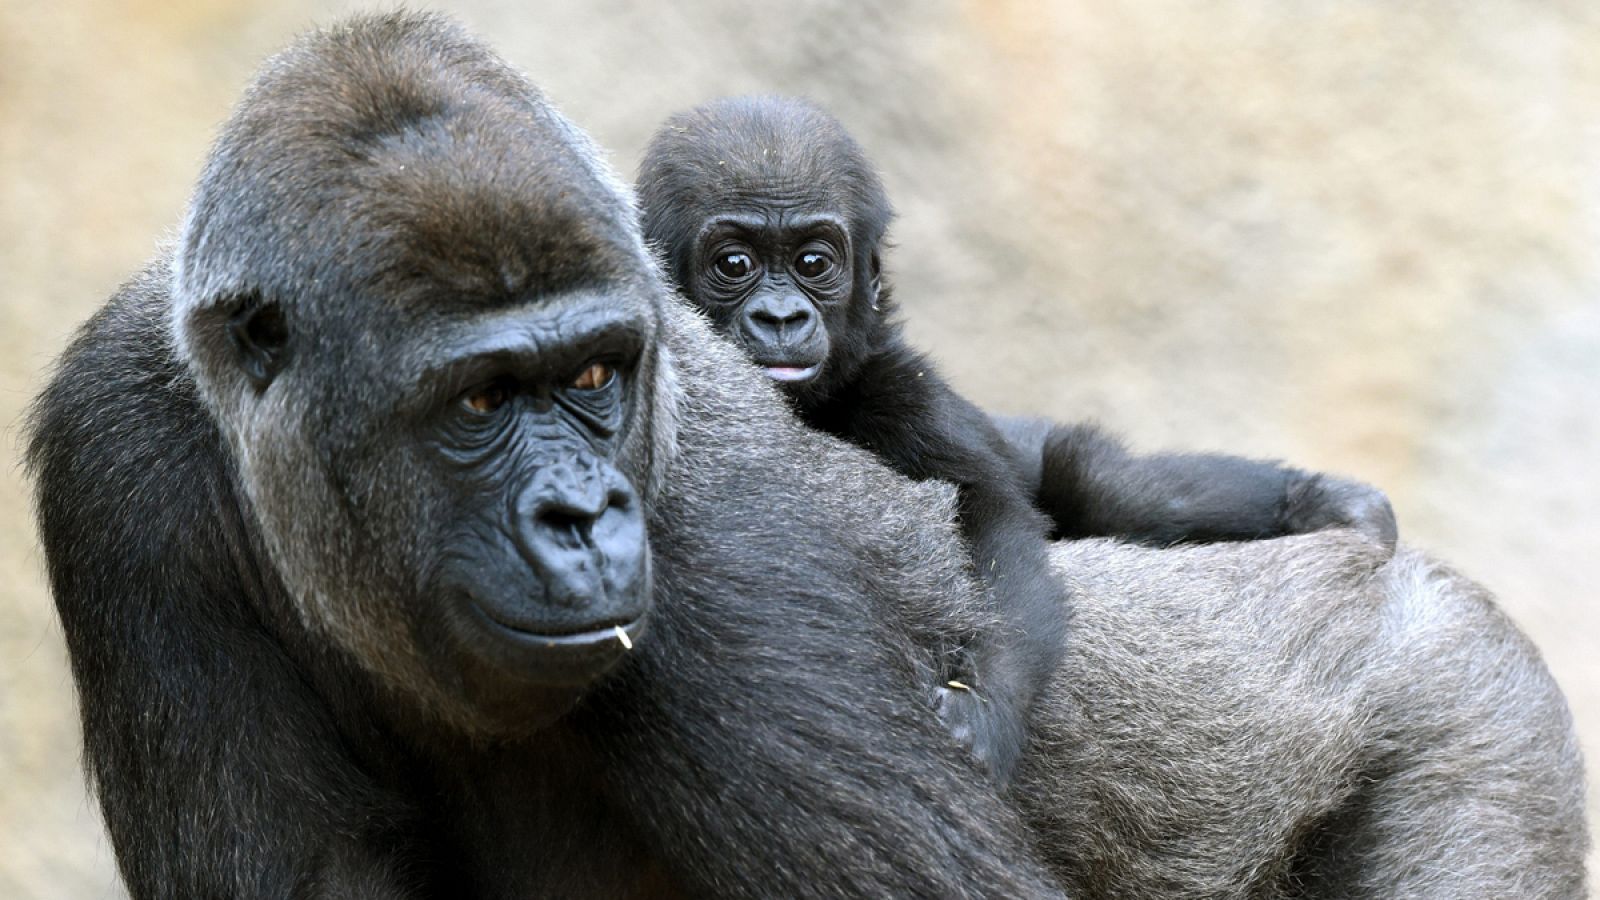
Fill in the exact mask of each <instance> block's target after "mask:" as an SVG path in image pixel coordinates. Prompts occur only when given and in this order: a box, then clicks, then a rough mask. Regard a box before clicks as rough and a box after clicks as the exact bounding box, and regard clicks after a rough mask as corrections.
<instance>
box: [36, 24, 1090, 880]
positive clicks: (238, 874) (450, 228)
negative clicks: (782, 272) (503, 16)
mask: <svg viewBox="0 0 1600 900" xmlns="http://www.w3.org/2000/svg"><path fill="white" fill-rule="evenodd" d="M669 301H670V297H669V295H668V293H667V290H666V287H665V284H664V282H663V279H662V278H661V277H660V274H659V273H658V272H657V271H656V269H655V266H654V263H653V261H652V260H651V258H650V256H649V254H648V253H647V251H646V249H645V245H644V242H643V240H642V239H641V237H640V235H639V232H638V229H637V223H636V222H635V220H634V213H633V206H632V203H631V201H630V198H629V197H628V196H627V194H626V192H625V190H624V189H623V188H622V187H621V185H620V183H618V182H617V181H616V180H615V179H614V177H613V176H611V175H610V174H609V172H608V171H607V170H605V168H604V165H603V163H601V162H600V161H599V158H598V156H597V153H596V151H595V150H594V149H593V148H592V146H591V145H590V144H589V142H588V141H587V139H586V138H584V137H583V136H582V135H581V133H580V132H578V131H577V130H576V128H575V127H573V126H572V125H570V124H569V123H567V122H566V121H565V120H563V119H561V118H560V117H559V115H558V114H557V113H555V112H554V111H553V110H552V109H551V108H550V107H549V106H548V105H547V104H546V103H545V101H544V100H543V98H542V97H541V96H540V95H539V94H538V92H537V91H536V90H535V89H534V88H533V87H532V86H530V85H529V84H528V83H527V82H526V81H525V80H524V79H523V78H522V77H521V76H519V75H517V74H516V73H515V72H514V71H513V70H511V69H510V68H509V67H508V66H506V65H505V64H504V63H502V62H501V61H499V60H498V59H497V58H495V57H494V56H493V55H492V54H491V53H490V52H489V51H488V50H486V49H485V48H484V47H483V46H482V45H481V44H479V43H478V42H476V41H475V40H473V39H471V38H470V37H468V36H466V35H464V34H463V33H462V32H461V31H460V30H459V29H457V28H455V27H454V26H451V25H449V24H448V23H445V22H442V21H440V20H439V19H437V18H434V17H428V16H415V15H408V14H395V15H388V16H377V17H371V18H359V19H356V20H353V21H351V22H349V23H346V24H343V25H340V26H337V27H335V28H333V29H330V30H328V31H325V32H319V33H315V34H312V35H310V36H308V37H306V38H304V39H303V40H301V41H300V42H299V43H297V44H296V45H295V46H294V47H292V48H290V49H289V50H288V51H286V52H284V53H283V54H281V55H279V56H278V57H276V58H274V59H273V60H272V61H271V62H269V63H268V64H267V65H266V67H265V68H264V69H263V70H262V73H261V75H260V76H259V78H258V80H257V82H256V84H255V85H254V86H253V87H252V89H251V90H250V91H249V93H247V94H246V98H245V100H244V101H243V102H242V103H241V104H240V105H239V107H238V108H237V109H236V111H235V113H234V115H233V116H232V118H231V119H230V121H229V122H228V124H227V125H226V126H225V127H224V128H223V130H222V134H221V135H220V137H219V139H218V141H217V142H216V144H215V146H214V148H213V150H212V152H211V154H210V156H209V158H208V160H207V163H206V167H205V171H204V174H203V175H202V177H201V179H200V183H199V185H198V187H197V189H196V192H195V195H194V198H193V200H192V202H191V205H190V210H189V215H188V217H187V219H186V222H185V226H184V229H183V234H182V238H181V240H180V241H179V242H178V244H177V246H176V248H175V250H174V252H173V253H172V254H169V255H163V256H161V257H160V258H158V259H156V260H155V261H154V262H152V263H151V265H150V266H149V267H148V268H147V269H146V270H145V271H144V272H143V273H142V274H141V275H139V276H138V277H137V278H135V279H134V280H133V281H131V282H130V283H129V284H127V285H126V286H124V287H123V288H122V289H121V290H119V291H118V292H117V293H116V295H115V296H113V297H112V298H111V300H110V302H108V303H107V305H106V306H105V308H104V309H103V310H101V312H100V313H99V314H97V315H96V316H95V317H94V319H93V320H91V321H90V322H89V323H88V324H87V325H86V326H85V327H84V329H83V330H82V332H81V333H80V334H79V336H78V337H77V339H76V340H75V341H74V342H73V344H72V346H71V347H70V348H69V349H68V351H67V352H66V354H65V355H64V356H63V358H62V360H61V363H60V367H59V369H58V370H57V372H56V373H55V375H54V377H53V378H52V379H51V381H50V384H49V385H48V387H46V388H45V390H44V391H43V393H42V394H41V396H40V398H39V399H38V401H37V403H36V405H35V409H34V415H33V420H32V423H31V435H30V445H29V450H28V459H29V466H30V469H31V471H32V472H33V474H34V477H35V479H36V482H37V492H38V501H37V503H38V517H39V527H40V534H41V536H42V541H43V546H44V552H45V557H46V559H47V561H48V565H49V572H50V582H51V588H52V592H53V594H54V597H55V601H56V608H57V610H58V611H59V613H60V616H61V623H62V630H63V632H64V634H65V635H66V639H67V645H68V649H69V651H70V654H71V661H72V666H73V675H74V680H75V682H76V685H77V688H78V693H79V699H80V701H81V708H82V715H83V734H84V758H85V762H86V767H87V769H88V771H89V774H90V777H91V780H92V782H93V784H94V786H95V788H96V791H97V793H98V795H99V801H100V806H101V810H102V811H103V813H104V815H105V819H106V824H107V827H108V830H109V833H110V835H111V840H112V844H113V846H114V848H115V850H116V855H117V862H118V866H119V868H120V871H121V874H122V877H123V880H124V882H125V883H126V886H127V889H128V892H129V894H130V895H131V896H133V897H135V898H139V900H144V898H172V897H239V898H257V897H259V898H284V897H296V898H386V900H387V898H415V900H421V898H429V897H463V898H469V900H491V898H502V897H562V898H596V900H598V898H641V900H643V898H651V900H655V898H678V897H683V898H689V897H696V898H698V897H735V898H764V897H800V898H806V897H816V898H823V897H827V898H834V897H855V898H882V897H908V896H930V897H958V898H978V897H985V896H995V895H1001V896H1014V897H1041V898H1046V900H1049V898H1056V897H1061V896H1062V894H1061V893H1060V890H1059V888H1058V887H1056V886H1055V884H1054V883H1053V882H1052V880H1051V878H1050V876H1049V875H1047V874H1046V872H1045V870H1044V868H1043V866H1042V864H1041V863H1040V862H1039V861H1038V859H1037V858H1036V856H1035V855H1034V851H1033V849H1032V847H1031V845H1030V844H1029V842H1028V837H1027V834H1026V832H1025V830H1024V827H1023V825H1022V823H1021V821H1020V817H1019V816H1018V815H1017V813H1016V811H1015V810H1014V809H1012V808H1011V807H1009V806H1007V805H1005V804H1003V803H1002V802H1001V800H1000V798H998V797H997V796H995V795H994V792H993V791H992V789H990V787H989V785H988V784H986V783H985V782H984V780H983V779H981V778H979V777H976V776H975V775H974V773H972V772H971V771H970V767H968V766H966V765H965V764H964V762H963V761H962V760H961V759H960V758H959V757H957V756H956V755H954V754H952V753H950V752H949V751H950V748H949V746H948V738H947V737H946V736H945V734H944V733H943V731H942V730H941V729H940V728H939V726H938V724H937V723H936V722H934V721H933V720H932V718H931V717H929V716H927V715H925V710H924V706H923V704H924V702H925V701H924V698H923V694H922V688H921V685H922V684H923V683H924V682H925V681H927V680H929V679H930V678H931V677H932V676H931V674H930V671H931V663H929V662H928V661H927V660H926V659H924V658H922V657H919V656H915V655H913V654H911V653H909V652H908V651H907V650H906V649H905V648H907V647H910V646H914V645H918V644H937V643H940V642H941V641H944V640H951V638H949V637H948V636H945V637H931V636H926V635H924V632H929V631H939V632H941V633H942V632H957V631H958V632H962V633H964V632H967V631H970V630H972V629H974V628H976V627H977V626H976V624H975V623H976V621H977V620H978V616H979V614H980V612H981V610H979V609H978V608H977V607H976V605H975V604H974V603H973V602H971V601H973V600H974V599H975V595H974V594H972V593H969V592H968V591H967V590H966V589H967V588H969V587H970V586H969V585H968V584H967V579H966V578H965V576H964V573H963V570H962V555H961V553H960V551H959V547H958V546H957V545H956V543H955V542H954V541H953V540H952V537H953V534H952V533H951V532H950V531H949V529H948V528H945V527H944V526H943V525H941V524H940V523H939V522H938V521H937V520H930V519H932V517H928V518H924V514H923V513H922V512H921V508H920V507H918V506H917V500H916V496H915V495H914V494H913V490H914V489H915V486H914V485H909V484H905V483H903V481H902V480H900V479H897V478H894V477H892V475H891V474H890V473H888V472H887V471H883V470H881V469H880V468H879V467H875V466H870V465H864V464H863V461H862V460H861V459H860V458H859V454H856V453H855V452H854V451H853V449H852V448H848V447H843V446H839V445H836V444H834V443H833V442H826V441H824V439H823V438H822V436H820V435H816V434H814V433H809V432H807V431H805V430H804V429H803V428H801V427H800V426H799V425H798V424H797V423H795V422H793V421H792V417H790V416H789V415H788V414H787V412H786V411H785V410H784V409H783V408H782V405H781V403H779V402H776V398H773V397H771V396H769V392H767V391H766V390H765V385H764V384H762V382H760V381H759V380H758V377H757V376H756V375H755V374H754V373H741V372H740V371H739V367H738V366H737V365H736V364H735V363H736V357H735V356H734V351H732V350H731V348H727V347H724V346H723V345H722V342H720V341H718V340H716V339H715V338H713V337H712V335H711V334H710V333H709V331H707V330H706V329H705V328H704V327H703V323H701V322H700V321H699V320H698V319H697V318H696V317H695V316H693V315H691V314H690V313H689V312H688V311H686V310H683V309H680V308H678V307H676V306H675V305H673V304H671V303H670V302H669ZM679 410H682V411H683V414H682V415H681V416H680V413H679ZM808 438H809V439H811V440H810V443H808ZM814 473H822V475H823V477H825V478H826V480H827V481H828V483H829V484H830V485H831V486H832V487H831V488H830V490H828V491H818V490H815V489H814V487H813V486H811V485H810V484H809V483H808V482H809V479H810V478H811V477H812V476H813V474H814ZM862 493H873V494H875V495H880V496H890V497H893V496H901V497H902V498H903V499H902V500H901V502H900V503H899V504H897V506H903V507H905V508H906V511H905V512H904V513H902V514H901V516H900V518H899V519H898V520H893V519H889V518H884V519H881V520H879V521H875V522H861V521H859V516H857V515H856V514H855V511H854V510H853V508H851V507H850V506H849V505H847V504H845V503H842V502H841V497H842V496H857V495H860V494H862ZM905 609H917V610H924V611H926V610H933V611H935V612H932V613H930V612H923V613H921V614H920V618H916V619H913V618H912V617H910V616H908V615H905V614H904V612H903V611H904V610H905ZM911 635H918V636H917V637H912V636H911Z"/></svg>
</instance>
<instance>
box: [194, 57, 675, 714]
mask: <svg viewBox="0 0 1600 900" xmlns="http://www.w3.org/2000/svg"><path fill="white" fill-rule="evenodd" d="M485 65H487V66H490V68H492V65H491V64H488V63H486V64H485ZM481 79H482V80H481V82H480V83H487V84H499V85H501V86H502V87H505V88H506V90H508V91H511V93H510V94H508V95H506V96H501V95H500V94H498V93H495V92H494V91H492V90H488V89H483V90H479V91H476V92H474V93H472V94H470V95H469V97H468V100H466V101H457V102H453V103H451V104H441V105H434V104H432V103H431V99H430V98H428V97H426V96H420V97H419V96H417V95H413V94H399V95H395V96H385V95H375V96H373V97H370V98H359V97H358V98H356V100H355V101H352V102H368V103H371V104H374V105H375V106H376V107H381V108H379V109H375V110H364V111H358V113H359V114H355V115H352V114H351V113H350V111H349V110H341V111H340V112H339V115H338V116H334V115H332V114H330V115H328V116H327V117H324V118H322V119H317V120H315V121H306V122H299V121H296V120H295V115H300V114H301V112H300V111H301V109H303V108H304V105H303V104H299V105H297V104H295V103H293V102H292V101H293V100H294V99H295V97H296V96H297V95H298V94H299V93H300V92H303V91H305V90H306V86H305V84H304V83H300V84H294V85H287V86H285V87H284V89H285V90H286V91H289V92H290V93H289V94H288V96H287V99H286V101H285V103H284V104H283V105H281V106H279V107H277V109H276V111H274V105H273V104H272V103H262V102H260V101H259V100H258V102H257V103H256V105H255V107H254V110H255V112H254V115H256V116H258V117H260V119H261V121H259V122H258V121H254V120H252V119H250V118H249V117H248V115H246V113H241V114H240V115H241V116H242V117H243V118H239V119H236V121H235V122H234V123H233V124H232V125H231V126H230V128H229V130H228V131H227V132H226V135H227V136H226V138H225V140H224V141H223V142H222V143H221V144H220V145H219V148H218V151H217V153H216V154H214V156H213V160H212V164H211V166H210V167H209V169H208V173H207V178H206V180H205V182H203V183H202V186H201V190H200V191H199V192H198V193H197V195H196V198H195V201H194V205H193V207H192V209H191V214H190V219H189V222H188V225H187V228H186V231H185V234H184V239H183V243H182V246H181V247H180V254H179V270H178V272H177V276H176V282H177V285H176V287H177V291H176V296H177V298H178V303H179V308H178V310H177V320H176V321H177V329H178V337H179V340H180V341H181V342H182V346H183V350H184V353H185V355H186V356H187V357H188V358H189V359H190V361H191V365H192V368H193V369H194V371H195V374H196V377H197V380H198V381H199V384H200V387H201V391H202V393H203V395H204V396H205V399H206V401H207V404H208V406H209V407H210V408H211V409H212V411H213V413H214V415H215V416H216V418H217V420H218V421H219V423H220V424H221V426H222V430H223V432H224V435H225V436H226V438H227V439H228V441H229V443H230V445H231V448H232V452H233V454H234V457H235V459H236V462H237V466H238V470H239V478H240V482H241V485H242V487H243V488H244V492H245V494H246V495H247V497H248V499H249V501H250V503H251V506H252V507H253V510H254V513H255V516H256V518H257V520H258V524H259V526H260V529H261V532H262V534H263V536H264V537H265V542H266V544H267V547H268V549H269V551H270V553H271V555H272V558H273V561H274V562H275V564H276V566H277V568H278V573H277V574H278V575H279V577H280V578H281V580H282V581H283V583H284V584H285V586H286V588H287V589H288V591H289V594H290V596H291V598H292V599H293V601H294V602H295V603H296V605H297V607H298V608H299V610H300V612H301V614H302V616H303V617H304V618H305V620H306V622H307V623H308V624H309V625H310V626H312V627H313V628H315V629H318V630H321V631H324V632H326V633H328V634H330V635H331V636H332V637H334V639H335V640H337V641H338V642H339V643H340V644H341V645H343V646H344V647H345V648H346V649H347V650H349V651H350V652H351V653H352V654H353V655H354V656H355V657H356V658H357V660H358V661H360V662H361V664H363V665H364V666H366V667H367V668H369V669H372V670H373V671H374V672H375V673H377V674H378V675H379V676H380V677H382V678H383V679H385V680H386V681H388V682H389V683H391V684H393V685H395V686H397V687H400V688H401V689H403V690H406V691H408V692H410V693H412V694H413V695H415V696H417V697H419V698H420V699H421V700H422V702H423V703H424V705H425V706H426V707H428V708H430V709H431V710H433V712H434V713H436V714H438V715H441V716H445V717H448V718H451V719H453V720H455V721H456V722H457V724H458V725H460V726H462V727H466V728H469V729H472V730H476V731H479V732H490V733H503V732H506V731H516V730H523V729H526V728H529V727H537V726H539V725H542V724H544V723H545V722H547V721H548V720H549V719H551V718H552V717H554V716H557V715H559V714H561V713H562V712H564V711H565V710H566V709H567V708H568V707H569V706H570V705H571V704H572V703H573V702H575V700H576V698H577V697H578V696H579V695H580V693H581V691H582V690H583V689H584V688H586V687H587V686H589V685H591V684H592V683H593V682H594V681H595V679H597V678H599V677H601V676H602V675H604V674H605V673H607V672H608V671H609V670H611V669H612V668H613V667H614V666H615V665H616V664H617V663H618V662H619V661H620V660H622V659H624V658H625V657H626V655H627V653H628V651H629V649H630V648H631V646H632V643H633V641H634V640H637V639H639V638H640V637H641V636H642V632H643V628H644V624H645V619H646V615H647V612H648V609H649V604H650V559H649V550H648V547H647V544H646V536H645V518H644V517H645V509H644V504H645V503H646V502H647V500H648V492H649V489H650V485H651V484H652V482H653V476H652V468H653V467H659V466H660V464H661V462H660V459H659V457H660V456H661V455H662V454H663V453H664V450H663V448H665V447H669V446H670V435H665V436H664V434H663V430H665V429H668V428H670V416H669V415H667V414H665V413H662V414H657V413H658V410H660V409H661V408H663V407H665V406H667V405H669V404H668V403H667V401H665V400H663V399H662V394H663V389H660V388H658V387H657V386H656V381H657V372H656V369H657V366H658V362H659V360H658V351H657V349H656V347H655V332H656V325H657V322H658V321H659V317H660V304H661V303H662V302H663V301H664V297H665V292H664V287H663V285H662V284H661V282H660V279H659V276H658V274H657V273H656V271H655V270H654V268H653V266H652V265H651V264H650V262H649V258H648V256H647V255H646V253H645V251H644V247H643V243H642V241H641V240H640V239H639V236H638V232H637V226H636V224H635V222H634V221H633V217H632V209H631V205H630V203H629V202H628V200H627V198H626V195H625V193H624V192H623V190H622V189H621V188H620V187H619V186H618V185H617V184H616V182H615V181H614V179H613V178H611V177H610V176H609V173H607V172H606V171H604V170H603V168H602V167H601V165H600V164H599V163H598V162H596V160H595V158H594V156H593V153H592V150H591V149H590V148H589V147H588V145H587V144H586V142H585V141H584V139H583V138H581V137H580V136H579V135H578V133H577V132H576V131H575V130H574V129H573V128H572V127H571V126H570V125H568V124H567V123H565V122H564V121H563V120H561V119H560V118H559V117H557V116H556V114H555V113H554V112H553V111H551V110H549V109H548V108H547V107H545V106H543V105H542V104H541V103H539V102H537V98H534V97H529V96H517V95H515V91H514V89H516V88H518V87H519V86H521V85H522V83H521V82H520V81H519V80H516V79H515V78H514V76H510V75H508V74H507V73H505V72H503V71H498V70H496V71H490V72H486V73H484V74H483V75H482V76H481ZM277 88H278V86H277V85H275V84H274V83H273V82H272V81H271V79H270V78H269V79H268V80H267V81H266V82H265V84H264V86H263V87H262V88H261V90H262V93H263V96H265V95H268V94H270V93H271V92H272V91H274V90H276V89H277ZM524 89H525V88H524ZM346 93H348V92H346ZM341 97H342V95H341ZM286 110H290V111H292V113H291V112H286ZM247 112H248V111H247ZM373 121H378V122H381V123H382V126H383V127H384V128H386V129H390V130H391V131H392V133H389V134H378V135H376V136H375V135H374V133H373V131H372V128H373V127H374V126H373V125H372V124H371V123H372V122H373ZM444 144H448V145H449V146H448V147H446V146H443V145H444ZM285 160H288V161H290V164H288V165H285V164H284V161H285ZM264 161H265V162H264ZM268 162H270V163H271V165H272V166H274V167H275V168H274V170H273V171H272V172H271V176H270V177H265V176H263V175H262V174H261V173H260V172H258V171H256V168H257V167H259V166H263V165H266V164H267V163H268ZM212 185H225V186H227V189H226V190H224V189H222V188H218V189H216V190H211V189H210V188H211V186H212ZM241 195H243V196H241Z"/></svg>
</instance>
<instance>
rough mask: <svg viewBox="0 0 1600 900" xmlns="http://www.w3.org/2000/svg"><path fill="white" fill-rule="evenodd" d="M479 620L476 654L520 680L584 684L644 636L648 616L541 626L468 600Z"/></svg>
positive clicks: (621, 656)
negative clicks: (493, 661)
mask: <svg viewBox="0 0 1600 900" xmlns="http://www.w3.org/2000/svg"><path fill="white" fill-rule="evenodd" d="M467 606H468V608H469V610H470V614H469V618H470V619H472V620H475V622H476V625H477V627H476V628H475V629H473V630H474V631H476V632H477V634H478V637H477V638H475V639H473V641H472V644H473V645H474V646H476V647H477V648H478V649H477V651H476V652H477V653H478V654H483V655H484V658H485V659H492V660H496V661H497V663H496V664H497V665H499V666H502V667H504V668H505V669H507V670H508V671H510V672H513V673H515V675H516V677H518V678H519V679H526V680H529V681H533V682H537V683H542V684H548V685H568V686H574V687H581V686H583V685H586V684H588V683H590V682H592V681H593V680H594V679H595V678H597V677H599V676H600V675H602V674H604V673H605V672H607V671H609V670H610V669H611V668H612V667H613V666H615V665H616V664H617V663H618V662H620V661H621V660H622V658H623V657H625V656H626V655H627V654H628V652H629V651H631V650H633V648H634V645H635V644H636V643H637V642H638V641H639V639H640V638H642V637H643V636H644V633H645V626H646V620H647V618H648V615H647V614H646V613H640V614H639V615H638V616H637V617H635V618H632V619H623V618H598V619H595V620H592V621H590V622H583V623H571V624H570V626H569V625H568V624H567V623H562V624H561V625H542V624H534V623H530V622H525V621H516V620H515V617H509V616H505V615H497V614H496V613H495V612H493V611H492V610H491V609H489V608H488V607H486V606H485V605H484V604H480V603H476V602H469V603H468V604H467Z"/></svg>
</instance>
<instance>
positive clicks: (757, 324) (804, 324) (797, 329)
mask: <svg viewBox="0 0 1600 900" xmlns="http://www.w3.org/2000/svg"><path fill="white" fill-rule="evenodd" d="M750 326H751V329H752V330H753V331H755V333H756V334H757V335H758V336H759V337H760V338H761V339H762V340H764V341H766V342H767V343H769V344H799V343H802V342H804V341H805V340H806V339H807V338H809V337H811V333H812V332H813V331H815V330H816V328H817V318H816V316H815V315H813V314H812V312H811V301H809V300H807V299H806V298H804V297H797V296H794V295H786V296H778V297H763V298H761V299H759V300H757V301H756V302H754V303H752V304H751V306H750Z"/></svg>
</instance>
